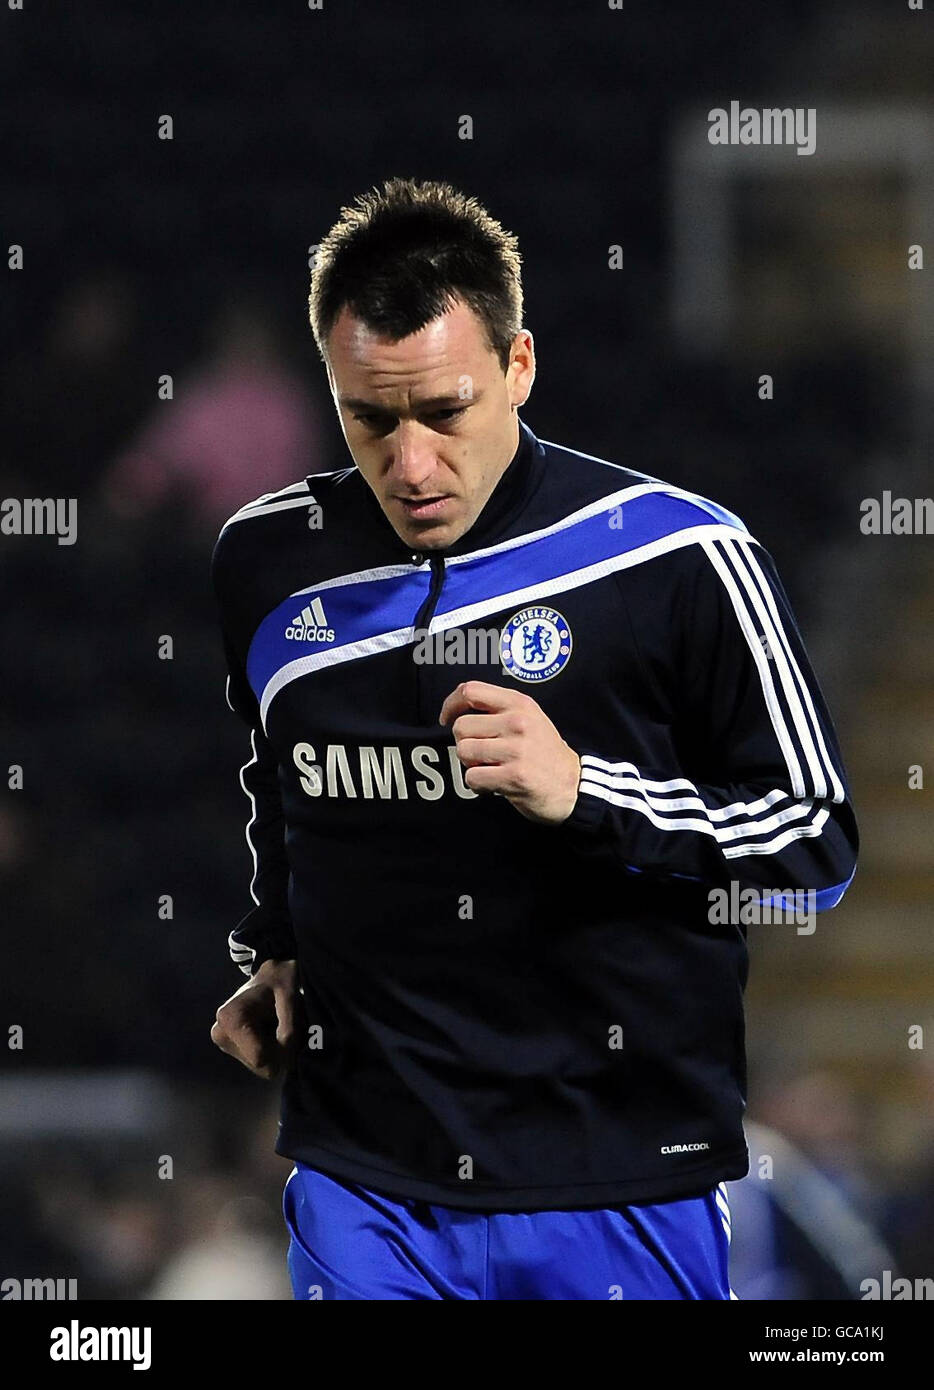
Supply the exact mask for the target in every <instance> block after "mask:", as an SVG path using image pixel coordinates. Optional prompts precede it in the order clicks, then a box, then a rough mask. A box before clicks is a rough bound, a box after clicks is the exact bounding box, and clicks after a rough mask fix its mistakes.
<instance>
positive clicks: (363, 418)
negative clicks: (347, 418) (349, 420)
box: [353, 414, 392, 430]
mask: <svg viewBox="0 0 934 1390" xmlns="http://www.w3.org/2000/svg"><path fill="white" fill-rule="evenodd" d="M353 418H354V419H355V420H359V421H360V423H361V424H363V425H367V426H368V427H369V428H370V429H374V430H376V429H379V430H385V429H389V428H390V427H391V425H392V420H391V419H390V417H389V416H388V415H376V414H362V415H355V416H354V417H353Z"/></svg>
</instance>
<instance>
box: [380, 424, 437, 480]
mask: <svg viewBox="0 0 934 1390" xmlns="http://www.w3.org/2000/svg"><path fill="white" fill-rule="evenodd" d="M390 448H391V450H392V462H391V464H390V474H391V476H392V477H393V478H394V479H395V481H396V482H397V483H402V484H403V485H404V486H405V487H406V488H419V487H421V486H422V485H423V484H424V483H426V482H427V481H428V479H429V478H430V477H431V475H432V473H433V472H434V471H435V467H436V465H437V459H436V457H435V451H434V446H433V444H432V442H431V437H430V431H428V430H426V429H424V428H423V426H421V425H420V424H419V423H418V421H417V420H400V421H399V424H398V426H397V428H396V429H395V430H394V431H393V434H392V436H391V438H390Z"/></svg>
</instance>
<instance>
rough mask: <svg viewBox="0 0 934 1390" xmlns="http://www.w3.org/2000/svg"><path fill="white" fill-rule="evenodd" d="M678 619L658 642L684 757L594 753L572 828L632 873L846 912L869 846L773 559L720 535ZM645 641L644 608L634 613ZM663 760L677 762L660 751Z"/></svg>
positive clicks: (676, 604)
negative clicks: (731, 887) (650, 762)
mask: <svg viewBox="0 0 934 1390" xmlns="http://www.w3.org/2000/svg"><path fill="white" fill-rule="evenodd" d="M678 563H679V564H680V566H681V571H680V572H679V580H678V583H677V587H676V590H675V592H674V593H673V595H672V603H671V605H670V608H669V621H668V623H667V624H666V625H665V627H666V630H665V631H664V632H659V631H658V630H657V628H656V629H653V630H652V631H651V632H645V633H644V634H642V637H643V638H644V640H645V641H646V643H647V644H648V645H649V646H650V647H651V653H652V655H651V658H650V659H649V661H648V662H647V667H648V666H649V665H650V666H651V667H652V669H653V671H655V672H660V680H661V683H662V685H663V687H664V688H665V689H666V693H667V696H668V698H669V700H670V707H671V710H672V711H673V714H672V721H671V730H670V744H669V746H670V748H671V750H672V751H671V755H670V760H668V761H666V762H664V765H655V766H638V765H636V763H634V762H633V761H631V760H630V759H631V753H630V756H629V757H627V749H625V748H606V747H603V748H600V747H596V746H594V747H587V748H583V749H582V748H578V749H577V752H578V753H579V754H580V755H581V778H580V783H579V788H578V797H577V801H576V803H575V806H574V808H573V811H572V813H571V816H570V817H569V819H568V820H567V821H565V822H564V825H565V826H567V827H569V829H571V830H572V831H576V832H580V833H583V834H584V835H586V836H592V837H597V838H598V839H599V840H601V841H603V842H605V843H606V844H608V845H610V846H612V849H613V851H614V853H615V854H616V855H617V856H618V858H619V859H620V861H621V864H622V865H624V866H625V867H627V868H628V869H630V870H633V871H636V872H641V873H646V874H649V875H655V876H661V877H683V878H689V879H694V880H699V881H701V882H704V883H708V884H712V885H716V886H718V887H724V886H726V885H728V884H730V883H731V882H735V883H737V884H738V885H739V886H740V887H743V888H745V887H749V888H753V889H755V890H756V892H757V893H758V894H759V895H760V896H761V901H762V902H763V903H769V902H772V903H776V904H778V903H780V902H781V901H782V895H783V894H784V893H785V892H788V891H791V892H794V893H795V894H797V893H798V892H800V891H805V892H808V893H811V892H813V894H814V896H813V898H811V899H809V902H810V905H812V906H813V907H814V908H816V910H818V911H820V910H822V909H826V908H831V907H834V906H835V905H836V904H837V903H838V902H839V900H840V898H842V896H843V894H844V892H845V891H846V888H847V887H848V885H849V882H850V880H851V879H852V877H853V874H854V872H855V866H856V858H857V853H858V848H859V840H858V831H857V826H856V820H855V816H854V814H853V808H852V805H851V801H850V794H849V790H848V787H847V784H846V774H845V771H844V767H843V762H842V759H841V756H840V752H839V749H838V746H837V740H836V736H835V733H834V729H833V726H832V723H831V719H830V715H829V713H828V710H827V708H826V705H825V702H824V698H823V695H822V693H821V690H820V687H819V685H818V683H817V679H816V677H815V675H814V672H813V671H812V669H811V666H810V663H809V661H808V657H807V654H806V652H805V650H804V645H803V642H802V639H801V635H800V632H799V630H798V626H797V623H796V620H795V618H794V615H793V613H792V610H791V606H790V604H789V601H788V598H787V595H786V593H785V591H784V588H783V587H782V584H781V581H780V579H779V577H778V575H777V572H776V570H775V565H774V562H773V561H772V559H771V556H769V555H768V553H767V552H766V551H764V550H763V549H762V547H761V546H759V545H758V544H757V543H756V542H754V541H753V540H752V538H751V537H749V536H745V535H744V536H743V537H742V538H740V537H737V538H736V539H726V540H720V539H717V540H706V541H701V542H700V543H698V544H696V545H692V546H690V547H688V548H686V549H685V550H684V551H683V552H682V558H681V559H680V560H679V562H678ZM633 624H634V629H635V630H636V632H637V640H639V616H638V614H636V615H634V618H633ZM659 762H660V763H662V762H663V760H662V759H659Z"/></svg>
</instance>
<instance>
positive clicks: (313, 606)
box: [285, 598, 334, 642]
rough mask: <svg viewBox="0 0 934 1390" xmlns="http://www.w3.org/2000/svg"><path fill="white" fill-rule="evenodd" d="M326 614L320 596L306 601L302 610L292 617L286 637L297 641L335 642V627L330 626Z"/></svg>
mask: <svg viewBox="0 0 934 1390" xmlns="http://www.w3.org/2000/svg"><path fill="white" fill-rule="evenodd" d="M327 622H328V620H327V618H326V617H325V616H324V604H323V603H322V602H321V600H320V598H313V599H312V600H311V603H306V604H305V607H304V608H303V609H302V611H301V612H300V613H299V614H298V615H297V616H296V617H294V618H293V619H292V622H291V624H290V625H289V627H287V628H286V630H285V635H286V637H290V638H291V639H292V640H293V641H295V642H333V641H334V629H333V628H332V627H328V625H327Z"/></svg>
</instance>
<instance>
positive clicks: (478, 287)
mask: <svg viewBox="0 0 934 1390" xmlns="http://www.w3.org/2000/svg"><path fill="white" fill-rule="evenodd" d="M310 306H311V321H312V326H313V329H314V332H315V337H316V341H317V343H318V346H319V349H320V351H321V354H322V358H323V361H324V364H325V367H326V370H327V376H328V382H329V385H330V388H331V391H332V393H333V396H334V400H335V404H336V407H337V410H338V414H339V417H340V421H341V427H342V429H343V432H344V437H345V439H346V441H347V446H348V449H349V450H350V453H351V456H352V458H353V461H354V465H355V466H353V467H348V468H345V469H342V470H339V471H337V472H334V473H326V474H313V475H311V476H309V477H308V478H306V479H305V480H304V481H302V482H299V483H296V484H295V485H294V486H293V487H290V488H286V489H284V490H283V491H282V492H278V493H274V494H267V495H265V496H263V497H260V498H258V499H257V501H256V502H253V503H250V504H249V505H248V506H246V507H244V508H242V509H241V510H240V511H239V512H237V513H236V514H235V515H234V516H233V517H232V518H231V519H230V521H229V522H228V524H227V525H226V526H225V527H224V529H223V531H222V532H221V535H220V537H219V539H218V543H217V546H216V549H215V553H214V563H213V575H214V582H215V586H216V592H217V595H218V600H219V604H220V612H221V620H222V625H223V630H224V640H225V646H226V652H227V658H228V662H229V669H230V680H229V683H228V699H229V702H230V703H231V705H232V706H233V708H234V709H235V710H236V711H238V712H239V713H240V714H241V715H242V716H243V718H244V719H245V720H246V721H247V723H248V724H249V725H250V727H251V729H252V738H253V754H254V756H253V760H252V762H251V763H249V764H248V765H247V767H246V768H245V769H244V772H243V783H244V787H245V789H246V791H247V793H248V795H249V796H250V797H251V800H252V803H253V815H252V818H251V821H250V825H249V828H248V839H249V842H250V844H251V846H252V849H253V852H254V855H255V869H256V872H255V875H254V880H253V896H254V899H255V902H256V906H255V908H254V909H253V910H252V911H251V912H250V913H249V915H248V916H247V917H246V918H245V919H244V920H243V921H242V922H241V923H240V925H239V926H238V927H237V928H236V930H235V931H234V932H233V933H232V934H231V952H232V955H233V958H234V960H235V961H236V962H237V963H238V964H239V965H240V967H241V969H242V970H243V971H244V973H246V974H248V975H249V976H250V979H249V981H248V983H247V984H245V985H244V986H243V988H242V989H241V990H239V991H238V992H237V993H236V994H235V995H234V996H233V997H232V998H231V999H229V1000H228V1001H227V1002H226V1003H225V1004H224V1005H223V1006H222V1007H221V1009H220V1010H219V1011H218V1015H217V1022H216V1023H215V1025H214V1028H213V1030H212V1038H213V1039H214V1041H215V1042H216V1043H217V1044H218V1046H220V1047H221V1048H223V1049H224V1050H225V1051H227V1052H229V1053H231V1055H233V1056H234V1057H237V1058H238V1059H239V1060H240V1061H241V1062H243V1063H244V1064H245V1065H246V1066H248V1067H249V1068H250V1069H251V1070H252V1071H254V1072H256V1073H257V1074H258V1075H260V1076H264V1077H272V1076H274V1075H276V1074H277V1072H278V1071H279V1070H280V1068H281V1067H283V1066H284V1067H285V1077H284V1085H283V1093H282V1119H281V1123H280V1128H279V1136H278V1139H277V1143H276V1149H277V1152H278V1153H280V1154H283V1155H286V1156H288V1157H290V1158H292V1159H293V1160H294V1161H295V1167H294V1169H293V1172H292V1173H291V1175H290V1177H289V1180H288V1182H287V1183H286V1188H285V1193H284V1209H285V1214H286V1219H287V1222H288V1226H289V1231H290V1235H291V1244H290V1249H289V1267H290V1271H291V1276H292V1281H293V1287H294V1290H295V1295H296V1297H297V1298H342V1299H418V1298H434V1299H444V1298H450V1299H461V1298H463V1299H516V1298H523V1299H603V1298H605V1299H612V1298H626V1299H632V1298H635V1299H682V1298H689V1299H727V1298H729V1297H730V1288H729V1281H728V1274H727V1243H728V1239H729V1211H728V1206H727V1202H726V1195H725V1194H726V1189H725V1186H724V1184H725V1183H726V1181H728V1180H730V1179H736V1178H740V1177H742V1176H743V1175H744V1174H745V1172H746V1171H747V1166H748V1157H747V1150H746V1144H745V1140H744V1135H743V1128H742V1113H743V1109H744V1104H745V1085H746V1077H745V1057H744V1030H743V1011H742V991H743V987H744V985H745V981H746V972H747V956H746V945H745V933H744V930H743V926H742V922H741V921H738V920H726V919H725V918H724V914H723V912H722V911H718V910H717V908H716V907H715V906H714V903H715V900H716V901H720V902H721V903H722V901H723V900H725V898H726V897H727V896H728V895H729V894H730V893H732V894H733V897H732V899H730V900H731V901H733V902H735V901H736V894H737V893H738V892H739V890H740V889H742V890H745V892H746V893H747V894H748V893H749V892H750V891H751V890H755V892H754V893H753V896H754V897H755V898H756V899H757V901H759V902H760V903H761V904H762V905H763V907H770V906H771V907H772V908H775V909H776V910H778V908H779V907H780V905H781V904H782V903H783V902H786V901H787V899H785V898H783V894H787V893H789V892H792V893H794V892H796V893H799V894H804V893H807V894H810V895H812V898H811V899H810V901H812V902H813V905H814V906H815V907H816V908H817V909H821V908H828V907H832V906H834V905H835V904H836V903H837V902H838V901H839V899H840V898H841V897H842V896H843V893H844V891H845V889H846V887H847V885H848V883H849V882H850V880H851V878H852V876H853V873H854V867H855V860H856V852H857V831H856V825H855V821H854V817H853V812H852V809H851V806H850V801H849V795H848V791H847V787H846V778H845V772H844V767H843V764H842V761H841V758H840V753H839V750H838V747H837V743H836V739H835V736H834V732H833V728H832V726H831V721H830V718H829V715H828V713H827V710H826V708H825V704H824V701H823V698H822V696H821V692H820V689H819V687H818V684H817V681H816V680H815V677H814V675H813V673H812V671H811V668H810V666H809V663H808V660H807V656H806V654H805V652H804V649H803V646H802V643H801V638H800V636H799V633H798V630H797V627H796V624H795V621H794V618H793V616H792V614H791V612H790V610H789V606H788V601H787V598H786V596H785V593H784V590H783V589H782V586H781V584H780V581H779V579H778V577H777V575H776V573H775V569H774V566H773V564H772V562H771V560H770V558H769V556H768V555H767V553H766V552H765V551H764V550H763V549H762V548H761V547H760V546H759V545H758V544H757V542H756V541H755V540H754V539H753V537H751V536H750V535H749V534H748V533H747V531H746V530H745V527H744V526H743V524H742V522H741V521H740V520H739V519H738V518H737V517H735V516H733V515H732V514H731V513H729V512H726V511H724V509H723V508H721V507H718V506H716V505H715V504H714V503H712V502H709V501H707V500H705V499H704V498H701V497H696V496H694V495H693V494H690V493H687V492H684V491H682V490H680V489H678V488H674V487H671V486H669V485H668V484H666V483H664V482H662V481H659V480H657V479H654V478H650V477H647V476H646V475H645V474H642V473H635V472H632V471H630V470H628V469H625V468H620V467H618V466H616V465H614V464H611V463H607V462H604V461H602V460H599V459H595V458H591V457H589V456H588V455H585V454H580V453H576V452H572V451H571V450H569V449H565V448H562V447H559V446H557V445H554V444H549V443H544V442H542V441H540V440H538V439H537V438H536V437H535V436H534V434H533V433H532V431H531V430H530V429H529V428H528V426H527V425H526V424H525V423H524V422H522V421H520V420H519V418H518V413H517V412H518V410H519V408H520V407H522V406H523V405H524V404H525V402H526V400H527V399H528V396H529V392H530V390H531V387H532V382H533V378H534V373H535V361H534V352H533V343H532V338H531V335H530V334H529V333H528V332H527V331H526V330H525V329H523V328H522V326H521V325H522V294H521V283H520V274H519V256H518V252H517V248H516V242H515V238H514V237H512V236H511V235H510V234H509V233H507V232H505V231H504V230H503V228H502V227H501V226H500V225H499V224H498V223H497V222H495V221H494V220H493V219H492V218H491V217H490V216H489V215H488V214H487V213H486V211H485V210H484V209H483V208H482V207H480V206H479V204H478V203H477V202H476V200H475V199H471V198H466V197H464V196H463V195H461V194H459V193H458V192H456V191H455V190H454V189H452V188H450V187H449V186H448V185H444V184H437V183H424V184H420V183H415V182H413V181H411V180H390V181H389V182H387V183H386V184H385V185H384V186H383V188H382V189H381V190H374V191H372V192H371V193H369V194H367V195H365V196H363V197H361V198H359V199H358V200H357V202H356V203H355V204H354V205H353V206H352V207H348V208H345V209H343V211H342V215H341V218H340V219H339V221H338V222H337V223H336V225H335V226H334V227H333V228H332V230H331V231H330V232H329V233H328V235H327V237H326V238H325V239H324V241H323V243H322V245H321V247H320V249H319V253H318V256H317V258H316V262H315V268H314V272H313V276H312V289H311V298H310ZM491 630H492V634H493V638H494V642H493V644H492V646H493V650H492V653H491V652H490V645H491V644H490V642H489V640H486V641H484V639H488V637H489V633H490V631H491ZM717 895H719V897H717ZM744 901H745V899H744ZM799 901H800V899H799ZM727 916H728V918H730V919H735V918H736V916H737V914H736V912H735V911H732V912H731V913H729V914H727ZM744 920H747V919H744ZM776 929H777V930H790V929H793V928H789V927H784V928H782V927H777V928H776Z"/></svg>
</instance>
